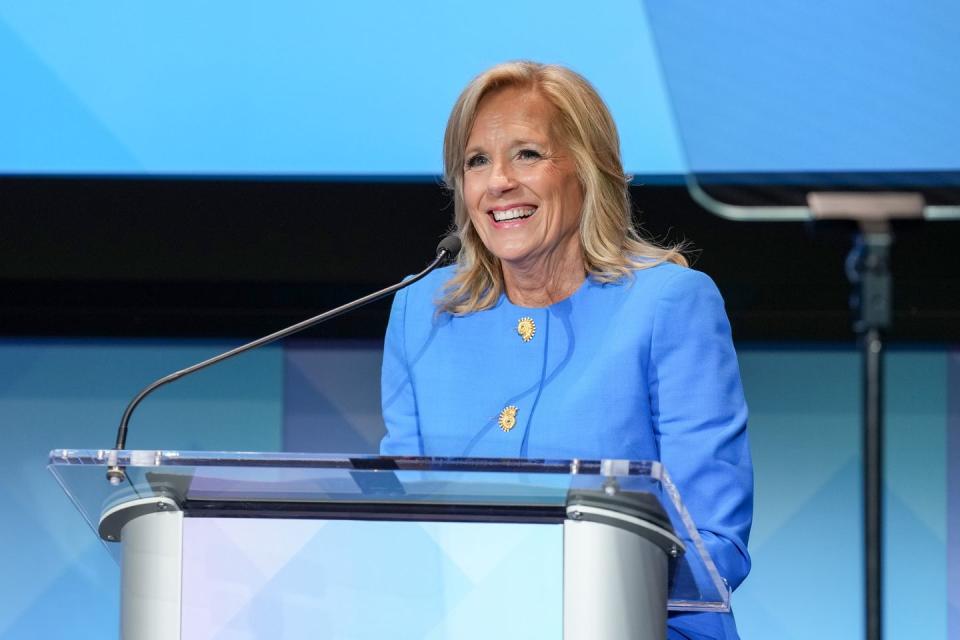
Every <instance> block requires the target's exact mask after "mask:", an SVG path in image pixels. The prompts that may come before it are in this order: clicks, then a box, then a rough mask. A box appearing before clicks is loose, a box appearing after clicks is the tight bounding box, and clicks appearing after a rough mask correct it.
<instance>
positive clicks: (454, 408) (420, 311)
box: [381, 264, 753, 638]
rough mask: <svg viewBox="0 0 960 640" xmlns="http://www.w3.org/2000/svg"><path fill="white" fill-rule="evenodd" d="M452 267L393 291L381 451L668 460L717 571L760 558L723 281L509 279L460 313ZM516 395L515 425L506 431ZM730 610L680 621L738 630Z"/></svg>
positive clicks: (739, 572)
mask: <svg viewBox="0 0 960 640" xmlns="http://www.w3.org/2000/svg"><path fill="white" fill-rule="evenodd" d="M452 268H453V267H448V268H446V269H441V270H438V271H436V272H434V273H433V274H431V275H430V276H427V278H425V279H424V280H422V281H420V282H418V283H416V284H414V285H412V286H411V287H409V288H407V289H405V290H403V291H400V292H399V293H398V294H397V296H396V298H395V299H394V303H393V309H392V311H391V314H390V323H389V325H388V327H387V335H386V342H385V345H384V357H383V372H382V404H383V417H384V421H385V422H386V425H387V435H386V437H385V438H384V440H383V442H382V444H381V452H382V453H383V454H384V455H425V456H468V457H506V458H581V459H601V458H618V459H634V460H660V461H662V462H663V463H664V465H665V467H666V469H667V471H668V473H669V474H670V475H671V477H672V478H673V480H674V483H675V484H676V485H677V487H678V489H679V490H680V495H681V496H682V499H683V501H684V503H685V504H686V506H687V508H688V510H689V511H690V514H691V515H692V517H693V519H694V521H695V522H696V523H697V526H698V528H699V530H700V533H701V535H702V536H703V539H704V543H705V544H706V545H707V547H708V549H709V551H710V553H711V555H712V556H713V558H714V560H715V562H716V563H717V569H718V570H719V572H720V575H721V576H723V577H724V578H725V579H726V580H727V582H728V583H729V584H730V586H731V587H736V586H737V585H738V584H740V582H741V581H742V580H743V579H744V577H746V575H747V572H748V571H749V569H750V558H749V555H748V554H747V537H748V535H749V531H750V523H751V520H752V511H753V506H752V502H753V501H752V497H753V468H752V463H751V460H750V451H749V446H748V443H747V433H746V424H747V408H746V403H745V401H744V397H743V390H742V388H741V384H740V372H739V368H738V365H737V359H736V354H735V353H734V350H733V344H732V341H731V337H730V326H729V322H728V321H727V317H726V314H725V312H724V308H723V300H722V298H721V297H720V294H719V292H718V291H717V288H716V286H715V285H714V284H713V281H712V280H710V278H709V277H707V276H706V275H704V274H703V273H700V272H698V271H694V270H692V269H687V268H684V267H680V266H677V265H674V264H662V265H659V266H656V267H653V268H649V269H642V270H638V271H635V272H634V274H633V277H632V278H625V279H623V280H622V281H620V282H617V283H614V284H602V283H597V282H595V281H593V280H592V279H590V278H588V279H586V280H585V282H584V283H583V285H582V286H581V287H580V288H579V289H578V290H577V291H576V292H575V293H574V294H573V295H572V296H570V297H569V298H567V299H566V300H563V301H562V302H559V303H557V304H554V305H552V306H550V307H546V308H539V309H530V308H525V307H519V306H516V305H514V304H512V303H511V302H510V301H509V299H508V298H507V297H506V296H505V295H504V296H501V297H500V300H499V302H498V303H497V305H496V306H495V307H494V308H492V309H489V310H487V311H482V312H479V313H474V314H471V315H468V316H462V317H454V316H451V315H449V314H445V313H444V314H437V312H436V305H435V301H436V299H437V298H438V297H439V295H440V294H441V292H442V290H443V287H444V284H445V283H446V281H447V280H448V279H449V278H450V277H451V275H452ZM522 318H530V319H532V321H533V324H534V326H535V331H534V334H533V336H532V338H531V339H530V340H529V341H524V340H523V339H522V337H521V336H520V335H519V334H518V331H517V325H518V322H519V321H520V319H522ZM507 407H514V408H515V414H514V426H513V428H511V429H510V430H509V431H504V430H503V429H502V428H501V426H500V419H501V413H502V412H503V411H504V409H506V408H507ZM726 618H729V620H727V619H725V617H724V616H717V615H715V614H693V615H689V614H684V615H682V616H673V617H671V627H676V628H677V629H682V630H683V633H689V634H692V635H693V636H694V637H714V636H715V637H718V638H724V637H727V638H729V637H736V631H735V628H734V626H733V620H732V617H730V616H726ZM690 624H692V625H693V626H690V627H689V631H688V630H687V626H689V625H690ZM677 625H679V626H677ZM671 635H672V636H673V635H675V629H673V628H672V629H671ZM676 637H682V636H676Z"/></svg>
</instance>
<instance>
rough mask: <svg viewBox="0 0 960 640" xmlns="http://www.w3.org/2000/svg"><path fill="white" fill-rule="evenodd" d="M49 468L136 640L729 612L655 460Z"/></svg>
mask: <svg viewBox="0 0 960 640" xmlns="http://www.w3.org/2000/svg"><path fill="white" fill-rule="evenodd" d="M114 464H117V465H120V466H121V467H122V468H123V469H124V470H125V472H126V480H125V481H124V482H123V483H121V484H119V485H112V484H110V483H109V482H108V481H107V479H106V475H105V474H106V470H107V467H108V466H110V465H114ZM49 469H50V470H51V472H52V473H53V475H54V476H55V477H56V479H57V480H58V482H59V483H60V484H61V486H62V487H63V489H64V491H65V492H66V493H67V495H68V496H69V497H70V498H71V500H72V501H73V502H74V504H75V505H76V507H77V508H78V509H79V510H80V512H81V514H82V515H83V517H84V519H85V520H86V521H87V523H88V524H89V525H90V527H91V529H92V530H93V532H94V534H95V535H97V536H98V537H99V538H100V539H101V540H102V541H103V544H104V546H105V547H106V549H107V551H108V552H109V553H111V554H112V555H113V556H114V557H115V558H116V559H117V560H118V562H119V563H120V567H121V572H120V573H121V581H122V584H121V620H120V630H121V632H120V637H121V638H124V639H125V640H174V639H176V640H181V639H182V640H195V639H200V638H203V639H204V640H210V639H214V638H231V639H242V638H270V639H271V640H278V639H281V638H282V639H287V638H292V639H299V638H311V639H313V638H337V639H340V638H349V639H351V640H353V639H356V640H360V639H367V638H387V637H389V638H425V639H426V638H429V639H433V638H438V639H439V638H457V639H458V640H464V639H472V638H478V639H479V638H484V639H488V638H494V637H495V638H524V639H528V638H553V639H556V638H564V639H565V640H587V639H590V640H596V639H597V638H603V639H604V640H618V639H621V638H622V639H628V638H629V639H631V640H637V639H643V640H648V639H650V640H652V639H662V638H664V637H665V626H666V616H667V611H668V610H682V611H728V610H729V591H728V589H727V586H726V583H725V582H724V581H723V579H722V578H721V577H720V576H719V575H718V574H717V570H716V567H715V566H714V563H713V561H712V560H711V558H710V556H709V554H708V553H707V550H706V548H705V547H704V544H703V542H702V540H701V538H700V536H699V534H698V532H697V529H696V527H695V525H694V523H693V521H692V520H691V518H690V516H689V514H688V513H687V511H686V509H685V508H684V506H683V503H682V501H681V497H680V495H679V493H678V491H677V489H676V487H675V486H674V485H673V484H672V482H671V481H670V477H669V475H668V474H667V472H666V470H665V469H664V468H663V466H662V465H661V464H660V463H658V462H645V461H626V460H602V461H589V460H499V459H477V458H415V457H394V458H386V457H376V456H365V455H364V456H359V455H358V456H352V455H317V454H296V453H232V452H230V453H227V452H178V451H114V450H67V449H58V450H54V451H52V452H51V453H50V464H49Z"/></svg>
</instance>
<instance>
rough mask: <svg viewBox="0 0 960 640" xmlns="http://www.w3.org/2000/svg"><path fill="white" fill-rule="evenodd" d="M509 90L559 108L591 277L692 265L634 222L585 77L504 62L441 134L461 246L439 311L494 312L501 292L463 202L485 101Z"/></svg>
mask: <svg viewBox="0 0 960 640" xmlns="http://www.w3.org/2000/svg"><path fill="white" fill-rule="evenodd" d="M507 87H515V88H528V89H530V90H532V91H536V92H538V93H539V94H540V95H541V96H543V97H544V98H546V99H547V101H548V102H550V104H552V105H553V107H554V109H555V110H556V114H557V115H556V118H555V120H554V122H553V123H552V129H553V132H552V133H553V135H555V136H557V138H558V140H559V142H560V143H561V144H563V145H564V146H565V147H566V148H567V149H569V151H570V153H571V155H572V156H573V158H574V163H575V164H576V168H577V177H578V178H579V180H580V183H581V185H582V187H583V194H584V197H583V210H582V212H581V216H580V233H579V235H580V250H581V253H582V256H583V263H584V266H585V267H586V274H587V275H588V276H589V277H592V278H593V279H594V280H596V281H598V282H615V281H617V280H620V279H621V278H623V277H625V276H629V275H630V274H631V272H632V271H633V270H635V269H647V268H650V267H653V266H655V265H658V264H660V263H662V262H674V263H676V264H679V265H683V266H687V260H686V258H684V257H683V254H682V253H681V250H682V247H679V246H672V247H661V246H658V245H656V244H654V243H652V242H650V241H648V240H645V239H643V238H642V237H641V236H640V234H639V233H638V231H637V228H636V226H635V225H634V223H633V217H632V215H631V209H630V193H629V191H628V187H629V184H630V176H628V175H626V174H625V173H624V171H623V163H622V162H621V160H620V138H619V136H618V134H617V126H616V124H614V122H613V118H612V117H611V115H610V111H609V110H608V109H607V106H606V105H605V104H604V102H603V100H602V99H601V98H600V96H599V95H598V94H597V92H596V90H595V89H594V88H593V86H592V85H591V84H590V83H589V82H588V81H587V80H586V78H584V77H583V76H581V75H580V74H578V73H576V72H575V71H571V70H570V69H567V68H566V67H561V66H559V65H547V64H540V63H537V62H529V61H517V62H506V63H504V64H499V65H497V66H495V67H493V68H491V69H488V70H487V71H484V72H483V73H481V74H480V75H479V76H477V77H476V78H474V79H473V81H471V82H470V84H468V85H467V87H466V89H464V90H463V93H461V94H460V97H459V98H458V99H457V102H456V104H454V106H453V111H452V112H451V113H450V119H449V120H448V121H447V130H446V132H445V134H444V137H443V167H444V182H445V183H446V186H447V188H449V189H450V190H451V191H452V192H453V201H454V226H455V231H456V232H457V233H458V234H459V236H460V239H461V241H462V242H463V248H462V249H461V251H460V254H459V256H458V258H457V269H456V273H455V275H454V277H453V278H451V279H450V281H449V282H448V283H447V287H446V289H445V290H444V292H443V294H442V296H441V297H440V299H439V300H438V301H437V306H438V310H439V311H446V312H448V313H451V314H454V315H465V314H468V313H473V312H475V311H482V310H484V309H489V308H491V307H493V306H494V305H495V304H496V303H497V300H499V298H500V294H501V293H503V288H504V285H503V272H502V271H501V267H500V261H499V260H498V259H497V258H496V257H495V256H494V255H493V254H492V253H490V251H488V250H487V248H486V247H485V246H484V245H483V242H481V240H480V236H479V235H478V234H477V231H476V229H475V228H474V227H473V224H472V223H471V222H470V216H469V215H468V213H467V206H466V202H465V201H464V198H463V171H464V163H465V158H464V154H465V150H466V147H467V141H468V139H469V138H470V133H471V130H472V129H473V123H474V120H475V119H476V116H477V111H478V110H479V107H480V103H481V102H482V101H483V98H484V97H485V96H487V95H488V94H490V93H492V92H494V91H496V90H498V89H503V88H507Z"/></svg>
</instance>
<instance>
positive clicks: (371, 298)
mask: <svg viewBox="0 0 960 640" xmlns="http://www.w3.org/2000/svg"><path fill="white" fill-rule="evenodd" d="M459 251H460V238H458V237H457V236H455V235H449V236H447V237H445V238H444V239H443V240H441V241H440V244H439V245H438V246H437V257H436V258H434V259H433V261H432V262H431V263H430V264H428V265H427V267H426V268H425V269H424V270H423V271H421V272H420V273H418V274H417V275H415V276H413V277H411V278H408V279H406V280H403V281H401V282H398V283H396V284H393V285H390V286H389V287H387V288H385V289H381V290H380V291H376V292H374V293H371V294H369V295H366V296H364V297H362V298H360V299H359V300H354V301H353V302H349V303H347V304H345V305H341V306H339V307H337V308H336V309H331V310H330V311H326V312H324V313H321V314H320V315H318V316H314V317H312V318H308V319H307V320H304V321H302V322H298V323H297V324H295V325H293V326H290V327H287V328H286V329H281V330H280V331H276V332H274V333H271V334H270V335H268V336H264V337H262V338H258V339H256V340H254V341H252V342H248V343H246V344H243V345H240V346H239V347H236V348H234V349H231V350H229V351H226V352H224V353H221V354H220V355H216V356H213V357H212V358H210V359H208V360H204V361H203V362H198V363H197V364H194V365H191V366H189V367H187V368H186V369H181V370H180V371H175V372H173V373H171V374H169V375H166V376H164V377H162V378H160V379H159V380H155V381H154V382H151V383H150V384H149V385H147V386H146V387H144V388H143V389H142V390H141V391H140V393H138V394H137V395H136V396H134V398H133V400H131V401H130V404H128V405H127V408H126V409H125V410H124V412H123V417H122V418H121V419H120V427H119V428H118V429H117V442H116V446H115V447H114V449H115V450H118V451H119V450H121V449H123V448H124V447H125V446H126V443H127V430H128V426H129V424H130V416H131V415H133V411H134V409H136V408H137V405H139V404H140V403H141V402H142V401H143V399H144V398H146V397H147V396H148V395H150V394H151V393H153V392H154V391H156V390H157V389H159V388H160V387H162V386H164V385H166V384H169V383H171V382H173V381H174V380H179V379H180V378H182V377H184V376H187V375H190V374H191V373H194V372H196V371H200V370H201V369H206V368H207V367H210V366H213V365H215V364H217V363H218V362H223V361H224V360H226V359H228V358H232V357H233V356H237V355H240V354H241V353H244V352H246V351H250V350H251V349H256V348H257V347H262V346H263V345H266V344H270V343H271V342H274V341H276V340H280V339H281V338H286V337H287V336H290V335H293V334H295V333H297V332H300V331H303V330H304V329H309V328H310V327H312V326H314V325H317V324H320V323H321V322H326V321H327V320H330V319H331V318H336V317H337V316H339V315H341V314H344V313H347V312H348V311H353V310H354V309H357V308H359V307H362V306H364V305H367V304H370V303H371V302H375V301H376V300H379V299H380V298H383V297H386V296H388V295H390V294H391V293H394V292H396V291H399V290H400V289H403V288H404V287H409V286H410V285H412V284H413V283H414V282H417V281H418V280H421V279H422V278H424V277H426V276H427V275H428V274H429V273H430V272H431V271H433V270H434V269H436V268H437V267H439V266H440V264H442V263H443V261H444V260H447V259H448V258H453V257H455V256H456V255H457V253H459ZM125 477H126V474H125V473H124V471H123V469H121V468H120V466H119V465H116V464H113V465H111V466H110V467H109V468H108V469H107V479H108V480H109V481H110V482H111V483H112V484H119V483H120V482H121V481H123V479H124V478H125Z"/></svg>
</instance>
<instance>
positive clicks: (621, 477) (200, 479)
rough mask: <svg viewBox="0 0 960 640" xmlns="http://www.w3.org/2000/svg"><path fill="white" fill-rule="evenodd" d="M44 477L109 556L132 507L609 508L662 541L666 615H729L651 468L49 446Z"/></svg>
mask: <svg viewBox="0 0 960 640" xmlns="http://www.w3.org/2000/svg"><path fill="white" fill-rule="evenodd" d="M113 466H118V467H120V468H122V469H123V471H124V480H123V481H122V482H120V483H118V484H112V483H111V482H109V481H108V480H107V476H106V472H107V469H108V468H110V467H113ZM48 468H49V469H50V471H51V472H52V473H53V475H54V476H55V477H56V479H57V481H58V482H59V483H60V485H61V486H62V487H63V489H64V491H65V492H66V493H67V495H68V496H69V497H70V498H71V500H72V501H73V502H74V504H75V505H76V507H77V509H78V510H79V511H80V513H81V514H82V515H83V517H84V519H85V520H86V521H87V523H88V525H89V526H90V528H91V529H92V530H93V531H94V533H95V534H96V535H98V537H100V538H101V540H103V542H104V544H105V546H106V547H107V549H108V551H109V552H110V553H111V554H112V555H113V556H114V557H115V558H119V554H120V549H119V548H120V545H119V544H117V541H118V540H119V539H120V532H121V531H122V524H123V522H124V521H123V520H122V518H121V519H120V522H119V524H118V523H117V520H118V518H117V517H116V514H117V513H119V512H121V511H123V510H124V508H125V507H126V506H129V505H136V508H135V509H134V511H136V510H141V511H142V510H143V509H145V508H146V509H150V508H152V506H157V509H160V510H170V509H173V510H179V511H182V512H183V513H184V515H185V516H202V517H248V518H249V517H259V518H291V517H294V518H337V519H384V520H432V521H482V522H529V523H542V524H559V523H562V522H564V521H566V520H577V519H580V518H581V517H583V518H584V519H585V520H586V519H589V514H590V513H591V512H592V511H596V509H597V508H600V509H601V510H603V509H607V510H609V509H613V510H614V511H616V512H617V517H619V518H620V519H621V521H623V522H626V523H628V524H629V526H632V527H634V528H635V529H636V530H642V529H644V528H646V529H648V530H656V531H660V532H663V533H664V535H659V537H658V538H657V540H658V541H659V542H658V544H660V545H661V546H663V548H664V550H665V551H666V553H667V554H668V555H670V556H673V559H672V560H671V562H672V563H673V578H672V582H671V587H670V594H669V595H670V608H671V609H674V610H700V611H703V610H713V611H718V610H719V611H723V610H727V609H728V608H729V592H728V589H727V587H726V584H725V583H724V581H723V579H722V578H721V577H720V576H719V575H718V573H717V570H716V567H715V565H714V563H713V561H712V559H711V558H710V555H709V553H708V551H707V549H706V547H705V546H704V544H703V541H702V539H701V537H700V534H699V532H698V531H697V529H696V526H695V525H694V523H693V521H692V519H691V518H690V515H689V514H688V513H687V510H686V508H685V507H684V506H683V502H682V500H681V497H680V495H679V493H678V491H677V489H676V487H675V486H674V485H673V483H672V482H671V481H670V478H669V475H668V474H667V472H666V470H665V469H664V468H663V466H662V465H661V464H660V463H659V462H656V461H642V460H641V461H636V460H528V459H487V458H419V457H379V456H371V455H351V454H316V453H286V452H284V453H257V452H192V451H115V450H110V449H99V450H77V449H55V450H53V451H51V452H50V463H49V467H48ZM160 505H162V506H160ZM584 514H587V515H584Z"/></svg>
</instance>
